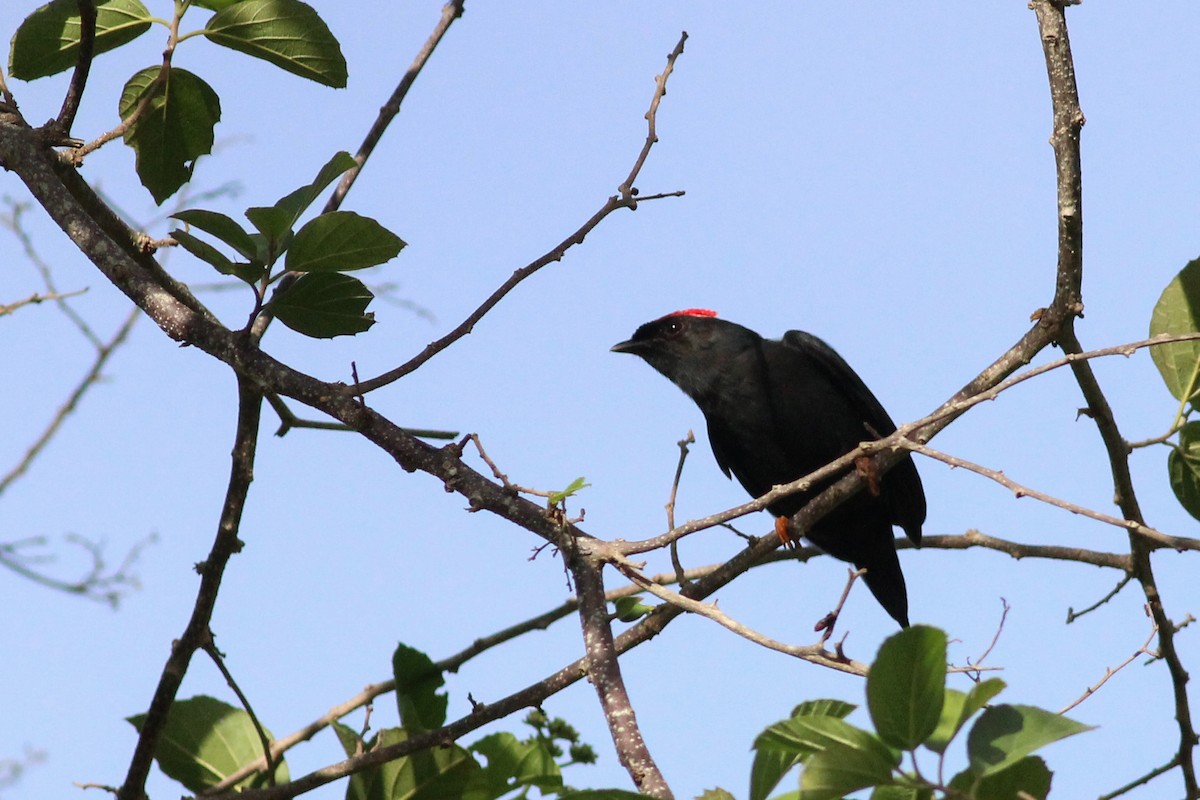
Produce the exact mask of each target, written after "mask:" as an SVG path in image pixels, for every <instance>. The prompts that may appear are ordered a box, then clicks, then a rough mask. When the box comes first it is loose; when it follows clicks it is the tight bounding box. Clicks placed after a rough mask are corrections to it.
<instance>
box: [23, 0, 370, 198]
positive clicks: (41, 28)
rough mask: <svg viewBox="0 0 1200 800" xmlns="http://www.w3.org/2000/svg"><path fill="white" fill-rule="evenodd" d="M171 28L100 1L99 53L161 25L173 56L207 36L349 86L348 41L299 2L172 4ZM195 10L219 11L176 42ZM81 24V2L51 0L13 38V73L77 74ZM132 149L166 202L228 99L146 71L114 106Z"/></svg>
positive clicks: (134, 4)
mask: <svg viewBox="0 0 1200 800" xmlns="http://www.w3.org/2000/svg"><path fill="white" fill-rule="evenodd" d="M174 5H175V9H176V11H175V13H176V15H177V18H176V20H174V22H169V21H167V20H162V19H158V18H156V17H154V16H152V15H151V13H150V11H149V9H147V8H146V6H145V5H143V4H142V2H141V0H97V2H96V33H95V39H94V44H93V49H92V51H93V55H94V56H96V55H101V54H103V53H106V52H109V51H111V50H114V49H116V48H118V47H121V46H122V45H126V44H128V43H130V42H132V41H133V40H135V39H137V38H139V37H140V36H142V34H144V33H146V31H148V30H150V28H151V27H152V26H153V25H155V24H158V25H161V26H163V27H164V28H165V29H166V30H167V31H168V38H169V41H168V47H167V53H168V54H170V53H171V52H173V50H174V47H175V46H176V45H177V44H179V43H181V42H184V41H186V40H187V39H190V38H203V39H207V40H208V41H210V42H212V43H213V44H217V45H220V46H222V47H225V48H228V49H230V50H234V51H237V52H239V53H243V54H245V55H248V56H252V57H254V58H257V59H261V60H263V61H266V62H268V63H270V64H274V65H275V66H277V67H279V68H280V69H283V70H286V71H287V72H290V73H292V74H294V75H298V76H300V77H302V78H307V79H308V80H311V81H315V82H317V83H320V84H322V85H324V86H330V87H333V88H343V87H345V85H346V80H347V76H348V73H347V68H346V59H345V58H344V57H343V55H342V50H341V45H340V44H339V43H338V40H337V38H336V37H335V36H334V35H333V33H332V32H331V31H330V30H329V27H328V26H327V25H326V24H325V22H324V21H323V20H322V19H321V17H320V15H319V14H318V13H317V12H316V11H315V10H314V9H313V8H312V7H311V6H309V5H307V4H306V3H303V2H301V0H221V1H220V2H212V1H211V0H210V1H209V2H192V3H179V2H177V3H175V4H174ZM192 7H199V8H201V9H207V10H211V11H215V12H216V13H214V14H213V15H212V16H211V17H209V19H208V21H207V22H206V23H205V25H204V27H203V28H200V29H198V30H195V31H191V32H189V33H184V34H182V35H178V36H176V34H175V30H177V28H178V23H179V21H180V20H181V19H182V18H183V17H184V15H185V14H186V13H187V12H188V10H189V9H190V8H192ZM81 31H82V23H81V22H80V15H79V4H78V3H77V2H76V0H51V2H49V3H47V4H46V5H44V6H42V7H41V8H39V9H37V10H36V11H34V12H33V13H32V14H30V15H29V16H28V17H26V18H25V20H24V21H23V22H22V23H21V26H20V27H19V28H18V29H17V32H16V34H14V36H13V40H12V47H11V49H10V51H9V62H8V70H9V74H10V75H12V76H13V77H14V78H19V79H21V80H34V79H36V78H43V77H46V76H49V75H55V74H57V73H59V72H63V71H64V70H67V69H70V68H71V67H73V66H74V65H75V63H76V61H77V60H78V58H79V48H80V41H81V38H82V37H81ZM117 110H118V113H119V114H120V117H121V121H122V123H123V125H124V126H125V130H124V140H125V144H127V145H129V146H130V147H132V148H133V149H134V151H135V152H136V154H137V174H138V178H139V179H140V180H141V182H142V185H143V186H145V187H146V189H147V190H149V192H150V194H151V195H153V197H154V200H155V202H157V203H160V204H161V203H162V202H163V201H165V200H166V199H167V198H168V197H170V196H171V195H172V194H174V193H175V192H176V191H177V190H178V189H179V187H181V186H183V184H185V183H187V182H188V181H189V180H191V177H192V170H193V169H194V167H195V163H196V159H198V158H199V157H200V156H203V155H207V154H209V153H210V152H212V146H213V129H214V128H215V127H216V124H217V123H218V122H219V121H220V120H221V101H220V97H219V96H218V94H217V92H216V90H215V89H213V88H212V86H210V85H209V83H208V82H207V81H205V80H204V79H203V78H201V77H200V76H199V75H196V74H194V73H191V72H188V71H186V70H182V69H178V68H175V67H172V66H171V65H170V60H169V57H168V58H167V59H165V60H164V61H163V63H162V64H157V65H155V66H151V67H146V68H145V69H142V70H139V71H138V72H136V73H134V75H133V76H132V77H131V78H129V80H128V81H127V82H126V83H125V88H124V90H123V91H122V92H121V98H120V101H119V102H118V106H117Z"/></svg>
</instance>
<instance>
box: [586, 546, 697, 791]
mask: <svg viewBox="0 0 1200 800" xmlns="http://www.w3.org/2000/svg"><path fill="white" fill-rule="evenodd" d="M586 544H587V543H586V542H575V543H571V544H567V545H566V547H567V551H566V552H565V553H564V555H565V556H566V558H567V566H568V567H569V568H570V570H571V575H572V576H574V578H575V588H576V591H577V595H578V598H579V620H580V625H581V626H582V627H583V644H584V650H585V652H586V653H587V656H586V659H587V665H588V676H589V677H590V678H591V681H592V685H593V686H594V687H595V689H596V696H597V697H598V698H599V700H600V707H601V708H602V709H604V719H605V721H606V722H607V723H608V731H609V733H610V734H611V735H612V740H613V745H614V746H615V747H616V750H617V758H618V759H619V760H620V762H621V766H623V767H624V768H625V771H626V772H628V773H629V776H630V777H631V778H632V779H633V783H634V785H635V786H637V788H638V791H639V792H641V793H642V794H645V795H649V796H650V797H658V798H663V799H664V800H671V798H673V797H674V794H673V793H672V792H671V787H670V786H668V785H667V781H666V779H665V778H664V777H663V774H662V772H661V771H660V770H659V768H658V765H657V764H655V763H654V758H653V756H651V755H650V750H649V748H648V747H647V746H646V742H645V740H644V739H643V738H642V732H641V730H640V729H639V728H638V723H637V714H635V713H634V710H633V703H632V702H631V701H630V699H629V693H628V692H627V691H626V689H625V681H624V679H623V678H622V677H621V667H620V665H619V664H618V663H617V649H616V645H615V644H614V642H613V635H612V627H611V626H610V624H609V617H608V605H607V603H605V601H604V580H603V578H602V577H601V574H600V571H601V569H602V568H601V567H600V566H599V564H600V563H602V562H601V561H600V560H598V559H596V560H594V558H593V554H592V553H591V551H590V550H589V549H588V548H587V547H586ZM580 545H584V546H580ZM650 585H653V584H650Z"/></svg>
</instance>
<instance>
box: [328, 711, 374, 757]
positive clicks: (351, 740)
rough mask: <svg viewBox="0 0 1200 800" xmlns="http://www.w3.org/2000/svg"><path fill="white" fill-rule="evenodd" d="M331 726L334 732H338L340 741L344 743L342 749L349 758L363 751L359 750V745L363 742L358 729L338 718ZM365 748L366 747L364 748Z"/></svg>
mask: <svg viewBox="0 0 1200 800" xmlns="http://www.w3.org/2000/svg"><path fill="white" fill-rule="evenodd" d="M331 727H332V728H333V732H334V733H336V734H337V737H338V742H339V743H340V744H341V745H342V750H343V751H345V753H346V757H347V758H349V757H351V756H355V755H358V754H359V753H360V752H363V751H362V750H359V747H360V746H361V745H362V744H363V743H362V741H361V740H360V739H359V736H358V731H356V730H354V729H353V728H351V727H350V726H349V725H346V724H344V723H341V722H338V721H336V720H335V721H334V722H332V723H331ZM365 749H366V748H365V747H364V748H363V750H365Z"/></svg>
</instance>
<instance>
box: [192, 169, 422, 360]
mask: <svg viewBox="0 0 1200 800" xmlns="http://www.w3.org/2000/svg"><path fill="white" fill-rule="evenodd" d="M354 166H355V161H354V158H353V157H352V156H351V155H350V154H349V153H346V152H341V153H337V154H336V155H334V156H333V158H331V159H330V160H329V161H328V162H327V163H326V164H325V165H324V166H323V167H321V169H320V171H319V172H318V173H317V177H316V178H315V179H314V180H313V181H312V183H309V184H306V185H304V186H301V187H300V188H298V189H296V190H295V191H293V192H290V193H288V194H287V195H285V196H283V197H281V198H280V199H279V201H278V202H276V203H275V204H274V205H271V206H255V207H252V208H248V209H246V218H247V219H248V220H250V223H251V225H253V226H254V229H255V230H254V231H248V230H246V229H245V228H244V227H242V226H241V225H240V224H239V223H238V222H237V221H235V220H234V219H232V218H230V217H228V216H226V215H225V214H221V213H219V212H217V211H207V210H204V209H190V210H186V211H179V212H176V213H175V214H172V215H171V216H172V217H174V218H175V219H177V220H179V221H180V222H183V223H185V224H186V225H187V226H188V228H187V229H177V230H173V231H171V236H172V237H173V238H174V239H175V241H177V242H178V243H179V245H180V246H181V247H183V248H184V249H185V250H187V251H188V252H189V253H191V254H192V255H194V256H196V257H197V258H199V259H200V260H201V261H204V262H206V263H208V264H209V265H210V266H212V267H213V269H215V270H217V272H220V273H221V274H223V275H232V276H234V277H237V278H240V279H241V280H243V281H245V282H246V283H248V284H250V286H251V287H253V288H254V289H255V292H256V297H257V299H258V302H257V303H256V304H255V311H254V314H252V315H251V320H250V321H251V322H253V321H254V318H255V317H256V316H257V315H258V314H259V313H261V312H264V311H270V313H272V314H274V315H275V317H276V318H277V319H278V320H279V321H280V322H282V323H283V324H284V325H287V326H288V327H289V328H291V329H292V330H294V331H296V332H298V333H302V334H304V335H305V336H313V337H318V338H330V337H333V336H341V335H352V334H356V333H362V332H363V331H366V330H367V329H369V328H370V327H371V326H372V325H373V324H374V323H375V316H374V314H372V313H369V312H367V310H366V308H367V305H368V304H369V303H370V302H371V300H372V299H374V294H373V293H372V292H371V290H370V289H368V288H367V287H366V285H365V284H363V282H362V281H360V280H358V279H357V278H353V277H351V276H349V275H345V274H343V273H344V272H348V271H352V270H359V269H366V268H368V267H374V266H377V265H379V264H382V263H383V262H385V261H388V260H390V259H392V258H394V257H396V256H397V255H398V254H399V253H400V250H401V249H403V248H404V246H405V243H404V241H403V240H402V239H401V238H400V237H399V236H397V235H396V234H394V233H392V232H391V231H389V230H388V229H387V228H385V227H383V225H381V224H379V223H378V222H376V221H375V220H374V219H371V218H370V217H364V216H360V215H359V214H355V213H354V212H352V211H329V212H326V213H324V214H321V215H320V216H317V217H314V218H313V219H311V220H309V221H308V222H307V223H305V224H304V225H303V226H301V227H300V229H299V230H293V229H294V228H295V227H296V224H297V222H298V221H299V219H300V217H301V215H303V214H304V212H305V211H306V210H307V209H308V207H309V206H310V205H312V203H313V202H314V201H316V199H317V197H318V196H319V195H320V194H321V192H322V191H324V190H325V189H326V188H327V187H328V186H329V185H330V184H331V183H333V181H335V180H336V179H337V178H338V176H339V175H341V174H342V173H343V172H345V171H346V170H348V169H351V168H352V167H354ZM192 229H195V230H198V231H201V232H203V233H206V234H208V235H209V236H211V237H213V238H215V239H216V240H218V241H219V242H220V243H222V244H224V245H226V246H227V247H228V248H229V249H230V250H232V251H233V253H234V255H233V256H232V257H231V256H228V255H226V254H225V253H224V252H222V251H221V250H220V249H219V248H218V247H216V246H215V245H213V244H211V243H210V242H208V241H206V240H204V239H202V238H200V237H199V236H197V235H196V234H195V233H193V232H192ZM280 259H282V261H283V264H282V270H279V271H275V269H274V268H275V267H276V265H277V264H278V263H279V262H280ZM286 273H293V274H294V275H297V276H298V277H296V278H295V279H294V280H292V281H291V282H290V283H288V284H286V285H283V286H281V288H280V289H279V291H277V292H276V293H275V295H274V296H273V297H272V299H271V302H270V303H268V304H264V303H263V298H264V297H265V294H266V290H267V287H268V286H270V285H271V284H272V283H274V282H275V281H277V280H279V279H280V278H282V277H283V276H284V275H285V274H286Z"/></svg>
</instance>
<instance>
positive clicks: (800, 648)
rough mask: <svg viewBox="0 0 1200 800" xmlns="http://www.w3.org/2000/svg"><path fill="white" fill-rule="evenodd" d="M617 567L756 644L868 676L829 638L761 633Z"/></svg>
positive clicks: (619, 566)
mask: <svg viewBox="0 0 1200 800" xmlns="http://www.w3.org/2000/svg"><path fill="white" fill-rule="evenodd" d="M616 566H617V569H619V570H620V571H621V574H623V575H624V576H625V577H626V578H628V579H629V580H631V581H633V582H634V583H635V584H637V585H638V586H639V587H640V588H642V589H643V590H645V591H647V592H649V593H650V594H652V595H654V596H655V597H657V598H658V599H660V600H662V601H664V602H666V603H669V604H671V605H672V606H675V607H677V608H679V609H681V610H683V611H687V612H688V613H691V614H699V615H700V616H702V617H707V618H708V619H711V620H712V621H713V622H715V623H717V624H718V625H720V626H721V627H723V628H725V629H727V630H729V631H732V632H733V633H736V634H737V635H738V636H741V637H742V638H743V639H746V640H747V641H751V642H754V643H755V644H757V645H761V646H762V647H766V648H768V649H770V650H774V651H776V652H778V653H783V654H784V655H789V656H792V657H794V658H799V659H801V660H803V661H808V662H811V663H813V664H819V665H821V666H823V667H829V668H830V669H835V670H837V671H839V672H848V673H850V674H851V675H866V674H867V670H868V667H867V665H866V664H863V663H860V662H858V661H853V660H851V659H841V658H838V657H837V656H836V655H835V654H833V653H830V652H829V651H828V650H826V649H825V647H824V642H825V638H826V637H822V639H821V642H820V643H818V644H810V645H792V644H784V643H783V642H780V641H778V640H776V639H772V638H771V637H770V636H766V635H765V634H762V633H759V632H758V631H756V630H754V629H752V628H750V627H748V626H746V625H743V624H742V623H740V622H738V621H737V620H736V619H734V618H733V617H731V616H729V615H728V614H726V613H725V612H724V611H722V610H721V609H719V608H717V605H716V604H715V603H701V602H699V601H698V600H694V599H692V598H690V597H685V596H684V595H682V594H680V593H678V592H672V591H671V590H670V589H667V588H665V587H663V586H660V585H658V584H657V583H654V582H653V581H651V580H648V579H646V578H645V577H643V576H642V574H641V573H640V572H639V571H638V570H637V569H634V568H633V567H632V566H631V565H629V564H627V563H625V564H620V563H619V564H617V565H616Z"/></svg>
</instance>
